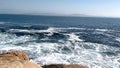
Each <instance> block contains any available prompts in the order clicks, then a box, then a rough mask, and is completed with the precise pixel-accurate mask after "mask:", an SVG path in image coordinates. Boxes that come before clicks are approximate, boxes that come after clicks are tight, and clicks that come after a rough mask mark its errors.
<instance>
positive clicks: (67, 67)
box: [42, 64, 88, 68]
mask: <svg viewBox="0 0 120 68" xmlns="http://www.w3.org/2000/svg"><path fill="white" fill-rule="evenodd" d="M42 67H43V68H88V67H87V66H83V65H78V64H70V65H65V64H51V65H44V66H42Z"/></svg>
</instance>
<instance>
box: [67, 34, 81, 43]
mask: <svg viewBox="0 0 120 68" xmlns="http://www.w3.org/2000/svg"><path fill="white" fill-rule="evenodd" d="M68 35H69V40H71V41H83V40H82V39H80V38H79V36H77V35H75V34H74V33H71V34H68Z"/></svg>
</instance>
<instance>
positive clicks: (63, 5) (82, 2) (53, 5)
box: [0, 0, 120, 17]
mask: <svg viewBox="0 0 120 68" xmlns="http://www.w3.org/2000/svg"><path fill="white" fill-rule="evenodd" d="M0 14H48V15H49V14H53V15H54V14H58V15H88V16H103V17H104V16H105V17H120V0H0Z"/></svg>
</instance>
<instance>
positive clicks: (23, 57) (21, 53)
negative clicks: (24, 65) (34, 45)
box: [0, 52, 29, 60]
mask: <svg viewBox="0 0 120 68" xmlns="http://www.w3.org/2000/svg"><path fill="white" fill-rule="evenodd" d="M0 56H11V57H12V56H16V57H19V59H20V60H29V57H28V56H27V55H26V54H25V53H23V52H7V53H4V54H0Z"/></svg>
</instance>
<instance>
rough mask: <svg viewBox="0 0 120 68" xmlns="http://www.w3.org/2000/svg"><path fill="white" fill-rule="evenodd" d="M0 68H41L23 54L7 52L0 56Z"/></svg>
mask: <svg viewBox="0 0 120 68" xmlns="http://www.w3.org/2000/svg"><path fill="white" fill-rule="evenodd" d="M0 68H42V67H40V66H38V65H37V64H34V63H32V62H30V61H29V58H28V56H27V55H26V54H25V53H23V52H8V53H4V54H0Z"/></svg>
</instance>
